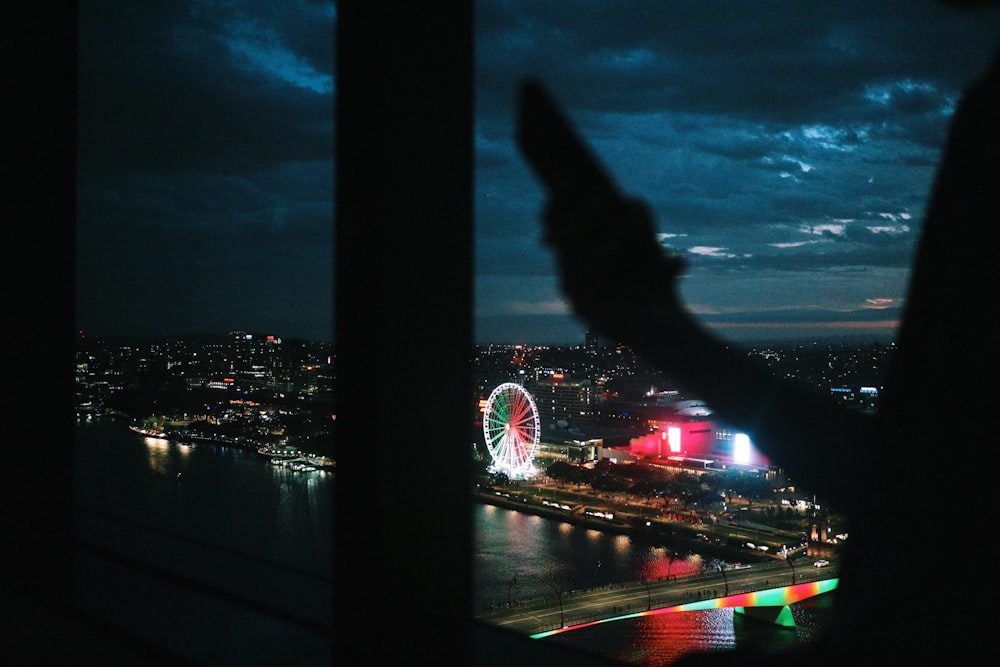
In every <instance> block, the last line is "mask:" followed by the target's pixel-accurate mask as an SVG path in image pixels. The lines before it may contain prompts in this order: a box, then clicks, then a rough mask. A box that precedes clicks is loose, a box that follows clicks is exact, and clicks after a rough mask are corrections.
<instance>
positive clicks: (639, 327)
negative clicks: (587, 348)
mask: <svg viewBox="0 0 1000 667" xmlns="http://www.w3.org/2000/svg"><path fill="white" fill-rule="evenodd" d="M574 194H575V196H572V197H570V196H562V197H554V198H553V199H551V200H550V201H549V202H548V205H547V207H546V210H545V215H544V221H545V242H546V243H547V244H548V245H549V246H550V247H551V248H552V249H553V250H554V251H555V254H556V257H557V261H558V263H559V272H560V277H561V286H562V289H563V292H564V293H565V295H566V296H567V298H568V299H569V300H570V302H571V304H572V306H573V308H574V310H575V311H576V313H577V314H578V315H579V316H580V317H581V318H582V319H583V320H584V321H586V322H587V323H588V324H590V325H591V326H593V327H594V328H595V329H597V330H598V331H599V332H601V333H602V334H604V335H606V336H609V337H611V338H614V339H615V340H616V341H619V342H623V343H626V344H628V345H634V346H637V347H642V346H643V345H644V344H645V342H646V341H648V340H650V339H651V337H652V336H655V339H656V341H658V344H659V345H669V344H670V342H671V337H672V333H674V332H679V327H678V326H676V325H680V324H681V323H682V322H685V323H687V320H688V317H689V316H688V314H687V313H686V312H685V311H684V310H683V309H682V307H681V305H680V302H679V300H678V296H677V278H678V277H679V275H680V274H681V272H682V270H683V268H684V262H683V260H682V259H681V257H680V256H679V255H675V254H669V253H668V252H667V251H666V250H665V249H664V248H663V247H662V246H661V245H660V244H659V243H658V242H657V240H656V235H655V233H654V227H653V221H652V217H651V214H650V211H649V208H648V207H647V206H646V204H645V203H644V202H643V201H641V200H638V199H625V198H622V197H619V196H617V195H615V194H613V193H609V192H607V191H604V190H595V191H591V192H577V193H574Z"/></svg>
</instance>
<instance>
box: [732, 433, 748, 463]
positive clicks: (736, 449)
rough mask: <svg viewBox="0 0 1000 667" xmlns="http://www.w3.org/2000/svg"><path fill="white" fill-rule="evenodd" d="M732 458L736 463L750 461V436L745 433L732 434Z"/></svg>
mask: <svg viewBox="0 0 1000 667" xmlns="http://www.w3.org/2000/svg"><path fill="white" fill-rule="evenodd" d="M733 460H735V461H736V462H737V463H750V436H748V435H747V434H746V433H736V434H734V435H733Z"/></svg>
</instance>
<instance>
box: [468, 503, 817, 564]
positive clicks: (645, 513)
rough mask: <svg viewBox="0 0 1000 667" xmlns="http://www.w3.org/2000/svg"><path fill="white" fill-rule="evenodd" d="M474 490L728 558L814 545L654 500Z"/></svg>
mask: <svg viewBox="0 0 1000 667" xmlns="http://www.w3.org/2000/svg"><path fill="white" fill-rule="evenodd" d="M472 495H473V500H474V501H476V502H481V503H487V504H491V505H496V506H498V507H503V508H505V509H512V510H516V511H518V512H525V513H528V514H535V515H537V516H541V517H545V518H548V519H555V520H557V521H563V522H566V523H571V524H573V525H578V526H583V527H585V528H591V529H594V530H599V531H602V532H605V533H611V534H621V535H629V536H630V537H633V538H635V539H639V540H645V541H648V542H650V543H653V544H657V545H663V546H666V547H669V548H671V549H673V550H674V551H677V552H690V553H699V554H702V555H704V556H709V557H714V558H720V559H723V560H725V561H728V562H746V563H753V562H767V561H774V560H779V561H784V560H785V558H786V557H787V558H790V557H792V556H796V555H800V554H803V553H806V552H807V551H808V549H809V545H807V543H806V542H805V540H804V539H803V538H802V536H801V535H800V534H798V533H795V532H792V531H782V530H777V529H773V528H769V527H767V526H759V525H735V524H732V523H730V524H727V525H718V524H717V525H712V524H709V523H703V524H697V523H691V522H689V521H682V520H672V519H668V518H665V517H664V516H663V514H664V511H663V510H662V509H657V508H654V507H652V506H649V505H645V504H642V503H630V504H624V503H621V502H613V501H611V500H609V499H606V498H601V497H598V496H597V495H593V494H589V493H585V492H573V491H567V490H561V489H558V488H556V487H554V486H550V485H545V486H539V485H528V486H523V487H520V486H510V487H505V488H502V489H497V488H490V487H485V486H482V487H479V486H477V487H473V490H472ZM748 544H750V545H753V548H749V547H748V546H747V545H748ZM761 547H764V549H761ZM824 555H826V554H824Z"/></svg>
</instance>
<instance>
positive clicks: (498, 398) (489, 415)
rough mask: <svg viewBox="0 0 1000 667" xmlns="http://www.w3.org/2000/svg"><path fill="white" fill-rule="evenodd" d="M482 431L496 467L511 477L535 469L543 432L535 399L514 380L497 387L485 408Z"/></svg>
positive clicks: (525, 473)
mask: <svg viewBox="0 0 1000 667" xmlns="http://www.w3.org/2000/svg"><path fill="white" fill-rule="evenodd" d="M483 435H484V436H485V437H486V447H487V449H489V451H490V456H491V457H492V458H493V467H492V469H493V470H494V471H497V472H503V473H506V474H507V476H508V477H510V478H511V479H515V478H518V477H525V476H526V475H528V474H529V473H530V472H533V470H534V468H533V466H532V460H533V459H534V458H535V452H537V451H538V438H539V436H540V435H541V423H540V421H539V419H538V407H537V406H536V405H535V399H534V398H532V397H531V394H529V393H528V392H527V390H525V388H524V387H522V386H521V385H519V384H514V383H513V382H506V383H504V384H502V385H500V386H499V387H497V388H496V389H494V390H493V392H492V393H491V394H490V397H489V399H487V401H486V408H485V410H484V411H483Z"/></svg>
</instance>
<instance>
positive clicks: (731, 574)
mask: <svg viewBox="0 0 1000 667" xmlns="http://www.w3.org/2000/svg"><path fill="white" fill-rule="evenodd" d="M838 569H839V568H838V566H837V564H836V562H834V561H832V560H831V561H830V564H829V565H828V566H826V567H822V568H816V567H813V565H812V561H809V562H805V563H803V564H802V565H800V566H798V567H796V566H793V565H791V564H790V563H788V562H787V561H775V562H773V563H758V564H755V565H753V566H749V567H746V566H745V567H741V568H734V569H728V570H721V571H715V572H709V573H705V574H699V575H694V576H688V577H682V578H677V579H673V578H671V579H669V580H661V581H638V582H627V583H622V584H612V585H608V586H602V587H600V588H595V589H588V590H584V591H558V590H555V589H553V595H548V596H544V597H542V598H539V599H533V600H527V601H515V602H514V603H511V604H505V605H501V606H498V607H495V608H492V609H489V610H486V611H483V612H482V613H480V614H478V615H477V618H478V619H479V620H480V621H482V622H484V623H488V624H490V625H493V626H497V627H501V628H505V629H508V630H511V631H514V632H517V633H519V634H524V635H528V636H530V637H532V638H534V639H541V638H544V637H549V636H552V635H555V634H559V633H562V632H569V631H572V630H579V629H581V628H586V627H590V626H593V625H598V624H601V623H610V622H613V621H621V620H625V619H629V618H639V617H642V616H654V615H657V614H672V613H677V612H684V611H700V610H706V609H721V608H732V609H734V610H735V611H736V613H739V614H744V615H746V616H747V617H751V618H757V619H761V620H764V621H768V622H771V623H775V624H777V625H779V626H783V627H789V628H794V627H795V621H794V620H793V618H792V613H791V610H790V609H789V605H791V604H794V603H796V602H799V601H801V600H805V599H807V598H811V597H815V596H817V595H822V594H824V593H829V592H830V591H833V590H834V589H836V588H837V584H838V582H839V579H838V576H837V575H838Z"/></svg>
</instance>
